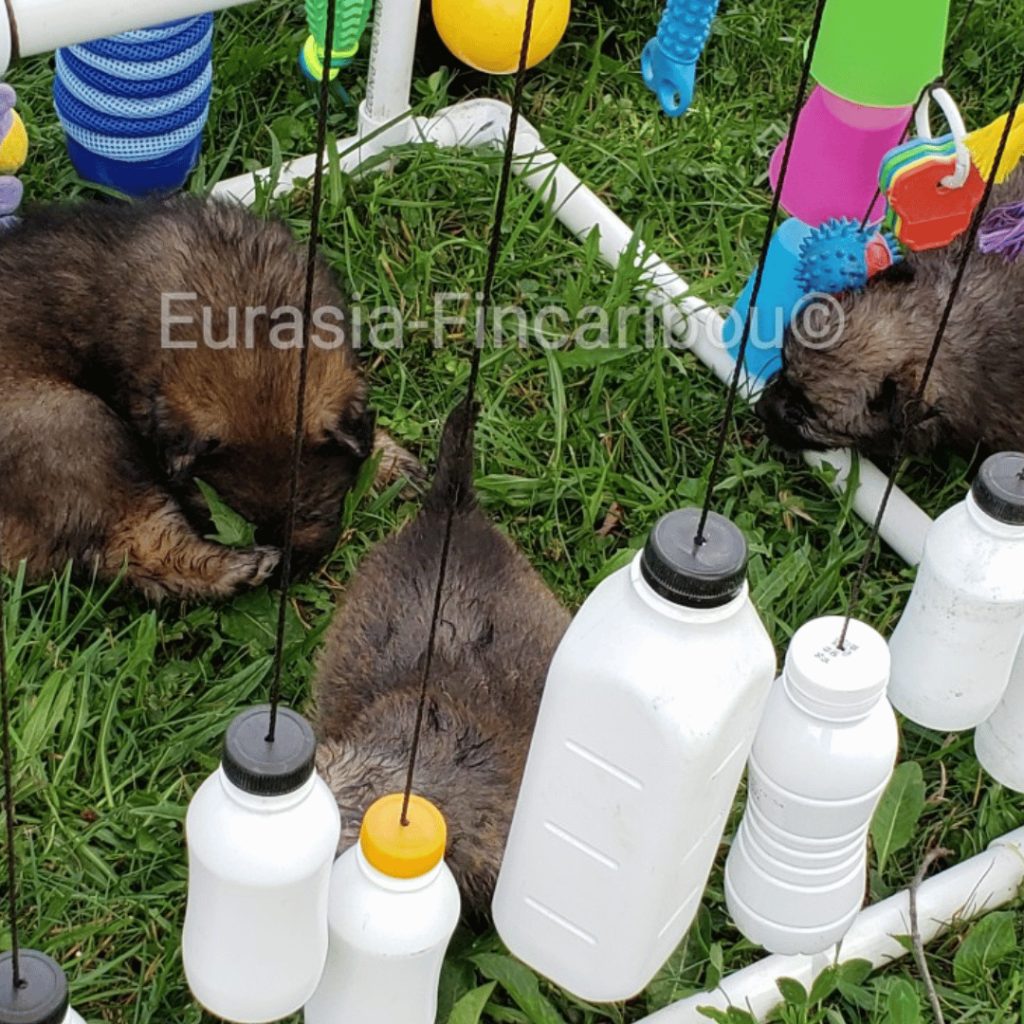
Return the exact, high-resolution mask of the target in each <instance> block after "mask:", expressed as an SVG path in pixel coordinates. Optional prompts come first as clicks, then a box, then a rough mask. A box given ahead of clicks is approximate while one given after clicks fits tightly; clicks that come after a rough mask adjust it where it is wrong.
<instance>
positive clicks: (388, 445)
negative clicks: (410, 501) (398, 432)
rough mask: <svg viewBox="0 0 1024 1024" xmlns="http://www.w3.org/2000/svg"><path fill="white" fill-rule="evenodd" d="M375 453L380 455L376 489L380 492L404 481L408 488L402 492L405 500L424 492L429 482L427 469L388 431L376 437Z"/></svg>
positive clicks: (375, 483) (379, 431) (374, 441)
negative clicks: (398, 481) (425, 485)
mask: <svg viewBox="0 0 1024 1024" xmlns="http://www.w3.org/2000/svg"><path fill="white" fill-rule="evenodd" d="M373 453H374V455H377V454H378V453H379V454H380V466H379V467H378V469H377V477H376V479H375V480H374V487H376V488H377V489H378V490H380V489H383V488H385V487H387V486H388V485H389V484H392V483H394V482H395V481H396V480H401V479H404V480H406V481H407V484H408V486H407V487H406V488H405V489H404V490H403V491H402V497H403V498H414V497H416V495H418V494H420V493H421V492H422V490H423V487H424V484H426V482H427V469H426V467H425V466H424V465H423V463H422V462H420V460H419V459H417V458H416V456H415V455H413V454H412V452H410V451H407V450H406V449H405V448H403V447H402V446H401V445H400V444H398V443H397V442H396V441H395V440H394V439H393V438H392V437H391V435H390V434H388V433H387V432H386V431H384V430H378V431H377V432H376V434H375V435H374V438H373Z"/></svg>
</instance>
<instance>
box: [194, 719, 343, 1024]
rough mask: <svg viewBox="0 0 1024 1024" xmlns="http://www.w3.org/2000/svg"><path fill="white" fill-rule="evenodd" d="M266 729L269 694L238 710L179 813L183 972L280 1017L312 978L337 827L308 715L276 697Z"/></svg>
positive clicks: (320, 959) (212, 997)
mask: <svg viewBox="0 0 1024 1024" xmlns="http://www.w3.org/2000/svg"><path fill="white" fill-rule="evenodd" d="M269 731H270V708H269V706H268V705H262V706H260V707H255V708H250V709H248V710H246V711H243V712H242V713H241V714H240V715H239V716H238V717H237V718H235V720H234V721H233V722H232V723H231V725H230V726H229V727H228V732H227V737H226V739H225V741H224V751H223V755H222V758H221V763H220V767H219V768H218V769H217V771H216V772H215V773H214V774H213V775H211V776H210V777H209V778H208V779H207V780H206V781H205V782H204V783H203V784H202V786H200V787H199V790H198V791H197V792H196V795H195V796H194V797H193V799H192V802H191V804H190V805H189V809H188V815H187V817H186V821H185V831H186V838H187V841H188V863H189V879H188V904H187V907H186V910H185V925H184V932H183V935H182V958H183V962H184V967H185V977H186V979H187V981H188V984H189V987H190V988H191V989H192V994H193V995H194V996H195V997H196V999H197V1000H198V1001H199V1002H200V1003H201V1004H202V1005H203V1006H204V1007H205V1008H206V1009H207V1010H209V1011H210V1012H211V1013H213V1014H216V1015H217V1016H218V1017H223V1018H225V1019H226V1020H231V1021H238V1022H240V1024H263V1022H268V1021H275V1020H279V1019H280V1018H281V1017H286V1016H288V1014H290V1013H294V1012H295V1011H296V1010H298V1009H300V1008H301V1007H302V1005H303V1004H304V1003H305V1002H306V1000H307V999H309V997H310V996H311V995H312V994H313V992H314V990H315V989H316V986H317V984H318V982H319V981H320V975H321V973H322V972H323V967H324V961H325V960H326V958H327V894H328V886H329V884H330V877H331V865H332V864H333V862H334V856H335V853H336V852H337V846H338V840H339V838H340V836H341V816H340V814H339V812H338V805H337V803H336V802H335V799H334V797H333V796H332V794H331V791H330V790H329V789H328V788H327V786H326V784H325V783H324V782H323V781H322V780H321V778H320V777H319V776H318V775H317V774H316V772H315V770H314V758H315V756H316V738H315V737H314V734H313V730H312V728H311V727H310V725H309V723H308V722H307V721H306V720H305V719H304V718H303V717H302V716H301V715H298V714H296V713H295V712H294V711H291V710H289V709H288V708H279V709H278V712H277V724H276V729H275V733H274V739H273V740H272V741H271V740H270V739H269V738H268V736H269Z"/></svg>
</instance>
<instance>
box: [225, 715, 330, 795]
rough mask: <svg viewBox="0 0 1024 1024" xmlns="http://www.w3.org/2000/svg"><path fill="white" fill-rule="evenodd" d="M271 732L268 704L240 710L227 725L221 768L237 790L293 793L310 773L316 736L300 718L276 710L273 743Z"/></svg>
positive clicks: (272, 793) (262, 792) (254, 793)
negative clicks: (270, 738)
mask: <svg viewBox="0 0 1024 1024" xmlns="http://www.w3.org/2000/svg"><path fill="white" fill-rule="evenodd" d="M269 732H270V705H269V704H261V705H259V706H258V707H255V708H249V709H248V710H247V711H243V712H242V713H241V714H240V715H239V716H238V717H237V718H236V719H235V720H234V721H233V722H232V723H231V724H230V725H229V726H228V734H227V736H226V737H225V739H224V752H223V754H222V755H221V766H222V767H223V769H224V774H225V775H226V776H227V777H228V779H229V780H230V781H231V782H233V783H234V784H235V785H236V786H237V787H238V788H239V789H241V790H244V791H245V792H246V793H252V794H253V795H255V796H283V795H284V794H285V793H293V792H295V790H297V789H298V788H299V787H300V786H301V785H302V784H303V783H304V782H305V781H306V780H307V779H308V778H309V777H310V775H312V774H313V768H314V760H315V758H316V737H315V736H314V735H313V727H312V726H311V725H310V724H309V722H307V721H306V720H305V719H304V718H303V717H302V715H299V714H296V712H294V711H292V710H290V709H289V708H281V707H279V708H278V709H277V728H276V730H275V732H274V742H273V743H268V742H267V734H268V733H269Z"/></svg>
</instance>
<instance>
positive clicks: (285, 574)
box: [267, 0, 337, 743]
mask: <svg viewBox="0 0 1024 1024" xmlns="http://www.w3.org/2000/svg"><path fill="white" fill-rule="evenodd" d="M336 9H337V0H327V11H326V17H327V25H326V29H325V35H324V53H325V54H327V55H328V57H329V56H330V54H331V53H332V52H333V47H334V13H335V10H336ZM330 85H331V62H330V60H329V59H325V60H324V62H323V73H322V74H321V76H320V82H319V92H318V104H319V106H318V110H317V122H316V165H315V166H314V168H313V194H312V198H311V200H310V215H309V254H308V257H307V260H306V292H305V297H304V299H303V305H302V324H303V326H304V328H305V330H304V331H303V339H302V345H301V347H300V349H299V383H298V387H297V389H296V395H295V430H294V433H293V434H292V450H291V456H290V458H291V463H290V464H291V478H290V480H289V482H288V511H287V518H286V520H285V538H284V549H283V551H282V553H281V600H280V603H279V604H278V609H277V634H276V638H275V643H274V664H273V676H272V678H271V683H270V729H269V731H268V732H267V742H268V743H273V742H274V737H275V736H276V734H277V707H278V705H279V704H280V703H281V670H282V666H283V665H284V635H285V623H286V621H287V612H288V583H289V580H290V579H291V574H292V556H293V553H294V549H295V508H296V505H297V504H298V495H299V470H300V467H301V463H302V432H303V427H304V424H305V419H306V380H307V377H308V375H309V346H310V339H309V325H310V324H312V322H313V283H314V281H315V279H316V261H317V245H318V244H319V241H320V214H321V210H322V207H323V188H324V159H325V156H326V152H327V111H328V103H329V96H330Z"/></svg>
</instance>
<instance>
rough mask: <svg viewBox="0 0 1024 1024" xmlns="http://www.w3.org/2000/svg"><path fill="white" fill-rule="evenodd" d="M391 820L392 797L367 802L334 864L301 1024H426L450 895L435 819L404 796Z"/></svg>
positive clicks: (449, 928)
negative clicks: (326, 938) (319, 962)
mask: <svg viewBox="0 0 1024 1024" xmlns="http://www.w3.org/2000/svg"><path fill="white" fill-rule="evenodd" d="M401 813H402V794H401V793H395V794H392V795H390V796H385V797H382V798H381V799H380V800H378V801H376V803H374V804H373V805H372V806H371V807H370V808H369V810H368V811H367V812H366V815H365V816H364V818H363V827H362V829H361V831H360V835H359V842H358V843H356V845H355V846H352V847H350V848H349V849H348V850H346V851H345V852H344V853H343V854H342V855H341V856H340V857H339V858H338V860H337V861H336V862H335V864H334V870H333V872H332V873H331V894H330V907H329V911H328V914H329V924H330V936H331V939H330V950H329V952H328V955H327V966H326V967H325V968H324V973H323V977H322V978H321V980H320V985H319V987H318V988H317V990H316V992H315V993H314V995H313V997H312V998H311V999H310V1001H309V1002H308V1003H307V1004H306V1009H305V1014H304V1017H305V1021H306V1024H354V1022H358V1024H398V1022H401V1024H434V1018H435V1017H436V1015H437V988H438V984H439V982H440V978H441V964H442V962H443V960H444V954H445V950H446V949H447V948H448V943H449V942H450V941H451V937H452V933H453V932H454V931H455V926H456V925H457V924H458V922H459V912H460V907H461V904H460V900H459V890H458V887H457V886H456V884H455V879H454V878H453V877H452V873H451V871H450V870H449V869H448V865H447V864H445V862H444V860H443V857H444V847H445V837H446V828H445V823H444V818H443V817H442V816H441V813H440V811H438V810H437V808H436V807H434V805H433V804H431V803H430V802H429V801H427V800H424V799H423V798H422V797H417V796H412V797H411V798H410V803H409V810H408V815H407V821H408V824H407V825H402V823H401Z"/></svg>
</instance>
